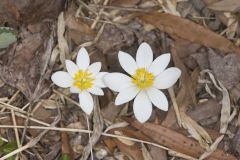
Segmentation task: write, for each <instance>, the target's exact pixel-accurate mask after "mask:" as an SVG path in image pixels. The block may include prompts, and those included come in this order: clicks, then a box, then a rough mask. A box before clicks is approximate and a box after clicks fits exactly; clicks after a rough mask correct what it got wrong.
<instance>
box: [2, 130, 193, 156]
mask: <svg viewBox="0 0 240 160" xmlns="http://www.w3.org/2000/svg"><path fill="white" fill-rule="evenodd" d="M14 127H16V128H24V126H11V125H0V128H14ZM27 128H28V129H42V130H53V131H63V132H77V133H87V134H88V133H92V131H89V130H85V129H76V128H58V127H42V126H27ZM101 135H102V136H106V137H112V138H118V139H123V140H129V141H133V142H138V143H144V144H149V145H152V146H155V147H158V148H161V149H164V150H168V151H171V152H175V153H178V154H181V155H184V156H186V157H188V159H194V160H197V159H196V158H193V157H191V156H188V155H185V154H182V153H179V152H177V151H174V150H172V149H170V148H167V147H165V146H162V145H159V144H157V143H154V142H149V141H144V140H140V139H137V138H131V137H126V136H120V135H115V134H110V133H101Z"/></svg>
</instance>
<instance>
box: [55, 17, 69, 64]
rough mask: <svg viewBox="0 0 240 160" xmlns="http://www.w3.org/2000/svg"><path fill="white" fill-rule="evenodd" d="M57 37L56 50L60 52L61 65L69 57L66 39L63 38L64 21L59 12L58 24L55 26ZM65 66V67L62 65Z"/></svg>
mask: <svg viewBox="0 0 240 160" xmlns="http://www.w3.org/2000/svg"><path fill="white" fill-rule="evenodd" d="M57 25H58V26H57V27H58V28H57V36H58V48H59V50H60V60H61V62H62V64H65V59H66V58H67V57H69V48H68V44H67V41H66V39H65V38H64V32H65V21H64V15H63V12H61V13H60V14H59V16H58V24H57ZM64 66H65V65H64Z"/></svg>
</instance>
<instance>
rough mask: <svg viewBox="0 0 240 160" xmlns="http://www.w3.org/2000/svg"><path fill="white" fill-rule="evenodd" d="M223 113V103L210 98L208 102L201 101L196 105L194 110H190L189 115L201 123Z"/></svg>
mask: <svg viewBox="0 0 240 160" xmlns="http://www.w3.org/2000/svg"><path fill="white" fill-rule="evenodd" d="M220 113H221V105H220V104H219V103H218V101H216V100H208V101H207V102H203V103H199V104H197V106H195V107H194V110H189V111H188V112H187V115H189V116H190V117H191V118H192V119H193V120H194V121H196V122H199V123H201V121H204V120H206V119H209V118H211V117H213V116H219V114H220Z"/></svg>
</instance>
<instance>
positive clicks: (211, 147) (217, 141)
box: [199, 135, 224, 160]
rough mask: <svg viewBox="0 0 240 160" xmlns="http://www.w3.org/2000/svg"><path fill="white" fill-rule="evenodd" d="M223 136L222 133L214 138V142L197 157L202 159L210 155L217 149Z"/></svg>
mask: <svg viewBox="0 0 240 160" xmlns="http://www.w3.org/2000/svg"><path fill="white" fill-rule="evenodd" d="M223 137H224V135H221V136H220V137H218V138H217V139H216V140H215V142H214V143H213V144H212V145H211V146H210V148H209V149H208V150H207V151H206V152H205V153H203V154H202V155H201V156H200V157H199V160H203V159H205V158H207V157H208V156H210V155H211V154H212V153H213V152H214V151H215V150H216V149H217V146H218V144H219V143H220V142H221V141H222V139H223Z"/></svg>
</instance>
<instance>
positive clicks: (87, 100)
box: [79, 91, 93, 115]
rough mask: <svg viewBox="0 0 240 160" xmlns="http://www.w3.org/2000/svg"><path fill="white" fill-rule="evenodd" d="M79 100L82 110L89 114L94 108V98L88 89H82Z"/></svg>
mask: <svg viewBox="0 0 240 160" xmlns="http://www.w3.org/2000/svg"><path fill="white" fill-rule="evenodd" d="M79 102H80V106H81V108H82V110H83V111H84V112H85V113H87V114H88V115H89V114H90V113H91V112H92V110H93V98H92V96H91V94H90V93H88V92H87V91H82V92H81V93H80V94H79Z"/></svg>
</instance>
